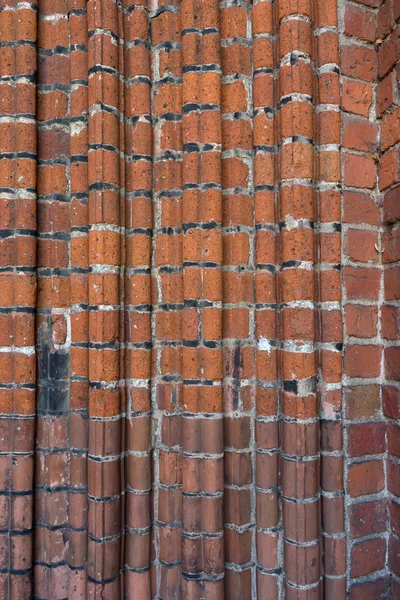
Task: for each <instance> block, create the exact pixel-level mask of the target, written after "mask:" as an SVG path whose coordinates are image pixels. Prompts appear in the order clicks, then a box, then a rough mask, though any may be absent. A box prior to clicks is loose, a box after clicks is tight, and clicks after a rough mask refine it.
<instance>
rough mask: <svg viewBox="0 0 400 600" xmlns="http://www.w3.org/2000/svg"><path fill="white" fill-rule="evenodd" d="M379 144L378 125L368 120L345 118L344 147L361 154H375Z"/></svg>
mask: <svg viewBox="0 0 400 600" xmlns="http://www.w3.org/2000/svg"><path fill="white" fill-rule="evenodd" d="M377 144H378V125H376V124H375V123H371V122H370V121H368V120H367V119H357V118H355V117H347V116H344V117H343V146H344V148H350V149H351V150H359V151H360V152H369V153H371V152H373V151H374V150H375V149H376V147H377Z"/></svg>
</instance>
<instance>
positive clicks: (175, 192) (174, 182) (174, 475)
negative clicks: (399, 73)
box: [149, 1, 184, 599]
mask: <svg viewBox="0 0 400 600" xmlns="http://www.w3.org/2000/svg"><path fill="white" fill-rule="evenodd" d="M149 6H151V13H150V18H151V44H152V78H153V79H152V116H153V128H154V135H153V138H154V169H153V215H154V225H153V227H154V229H153V236H154V237H153V258H152V265H153V266H152V304H153V316H152V319H153V321H152V328H153V329H152V339H153V373H152V376H153V378H152V409H153V428H154V432H155V435H154V474H153V487H154V491H153V494H154V519H155V527H154V554H155V556H154V559H155V561H154V563H153V570H154V572H153V587H152V594H153V597H154V596H156V595H157V597H161V598H163V597H164V596H168V595H169V596H170V597H171V599H172V598H174V599H178V598H181V594H182V579H181V572H182V566H181V563H182V548H181V546H182V540H181V531H182V453H181V444H182V442H181V421H180V419H181V416H180V415H181V407H182V312H183V298H184V293H183V266H182V186H183V182H182V49H181V48H182V43H181V28H182V26H181V14H180V2H175V1H171V2H165V3H164V2H162V1H160V2H157V1H156V2H151V3H150V4H149Z"/></svg>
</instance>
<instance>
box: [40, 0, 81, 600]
mask: <svg viewBox="0 0 400 600" xmlns="http://www.w3.org/2000/svg"><path fill="white" fill-rule="evenodd" d="M38 18H39V21H38V43H37V47H38V65H37V67H38V108H39V110H38V112H39V114H40V118H39V120H38V169H37V172H38V182H37V191H38V244H37V249H38V259H37V265H38V285H39V291H38V299H37V318H36V337H37V344H38V395H37V413H38V418H37V439H36V448H37V454H36V464H40V465H42V468H41V469H39V470H38V471H37V473H38V476H37V479H36V486H37V488H36V489H37V502H36V503H35V506H36V509H35V525H36V527H35V546H34V561H35V586H34V594H35V595H36V596H38V597H39V598H46V597H48V596H50V595H54V597H55V598H64V597H65V596H68V593H69V569H68V544H67V527H68V504H69V490H70V482H71V478H70V466H71V465H73V461H72V462H71V460H70V453H69V409H70V389H69V384H70V380H69V377H70V363H71V360H72V361H73V354H72V352H71V338H70V299H71V297H70V274H71V272H70V267H71V253H70V202H71V195H70V192H71V188H70V164H71V163H70V131H69V116H70V115H69V100H70V61H69V50H70V48H69V24H68V3H67V2H66V1H63V2H60V3H55V2H48V3H47V2H40V3H39V5H38Z"/></svg>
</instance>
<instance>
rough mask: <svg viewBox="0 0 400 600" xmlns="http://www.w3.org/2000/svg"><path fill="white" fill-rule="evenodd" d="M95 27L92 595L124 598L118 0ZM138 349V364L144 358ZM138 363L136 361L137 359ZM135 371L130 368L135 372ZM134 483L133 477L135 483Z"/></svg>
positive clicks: (92, 17) (95, 3) (91, 18)
mask: <svg viewBox="0 0 400 600" xmlns="http://www.w3.org/2000/svg"><path fill="white" fill-rule="evenodd" d="M87 8H88V30H89V34H88V37H89V44H88V50H89V55H88V58H89V62H88V68H89V69H88V82H89V123H88V128H89V151H88V186H89V265H90V273H89V386H90V389H89V454H88V462H87V467H88V504H89V514H88V526H89V529H88V592H87V593H88V596H89V597H98V596H101V595H103V596H110V597H118V595H119V593H120V567H121V565H120V536H121V511H122V503H121V473H120V469H121V467H120V456H121V444H122V439H121V421H120V413H121V396H120V390H119V380H120V314H119V312H120V264H121V242H120V235H121V206H120V188H121V187H123V185H124V181H123V177H121V173H120V158H121V152H123V147H121V146H122V144H121V141H122V140H121V131H120V129H119V128H118V129H117V128H115V127H112V126H110V122H109V121H110V120H109V118H107V117H108V115H109V113H112V114H115V115H117V116H119V114H120V112H123V109H124V95H123V87H124V86H123V81H121V76H120V72H119V45H120V43H121V42H122V39H121V36H122V31H121V27H120V22H119V18H118V16H119V15H118V7H117V5H116V4H115V3H114V2H112V0H91V1H90V2H89V3H88V5H87ZM141 358H142V357H141V353H140V352H138V356H137V360H138V361H140V359H141ZM131 360H132V362H133V358H132V359H131ZM128 372H129V368H128ZM127 483H128V485H129V477H128V480H127Z"/></svg>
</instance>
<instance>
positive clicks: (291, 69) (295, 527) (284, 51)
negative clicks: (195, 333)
mask: <svg viewBox="0 0 400 600" xmlns="http://www.w3.org/2000/svg"><path fill="white" fill-rule="evenodd" d="M312 8H313V7H312V4H311V3H310V2H303V3H301V4H298V3H291V2H289V3H286V2H283V1H279V3H278V6H277V20H278V23H279V29H278V31H279V49H278V58H279V61H280V62H279V96H278V108H279V135H278V142H279V167H280V172H279V183H280V193H279V219H280V240H279V243H280V257H279V258H280V270H281V273H280V296H281V297H280V301H281V304H280V348H281V350H280V352H281V357H280V366H281V377H282V380H283V390H282V396H281V402H282V405H281V411H282V426H281V435H282V438H281V439H282V442H281V444H282V494H283V527H284V548H283V552H284V558H283V564H284V576H285V594H286V598H288V599H291V598H297V599H300V598H304V599H305V598H311V597H318V596H320V595H321V591H320V586H321V582H320V577H321V543H320V537H319V536H320V531H319V529H320V526H319V523H320V508H319V503H320V500H319V464H320V462H319V432H318V413H317V398H316V375H317V355H316V349H315V340H316V328H315V323H316V305H315V302H316V299H317V294H316V277H315V270H314V268H315V267H314V264H315V262H316V259H317V255H316V240H315V224H314V221H315V191H314V182H315V179H316V169H315V142H316V140H315V137H314V104H315V103H316V96H315V77H314V72H313V70H314V68H315V63H314V61H315V55H314V52H315V50H314V44H313V39H312V32H313V21H312V18H313V11H312Z"/></svg>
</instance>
